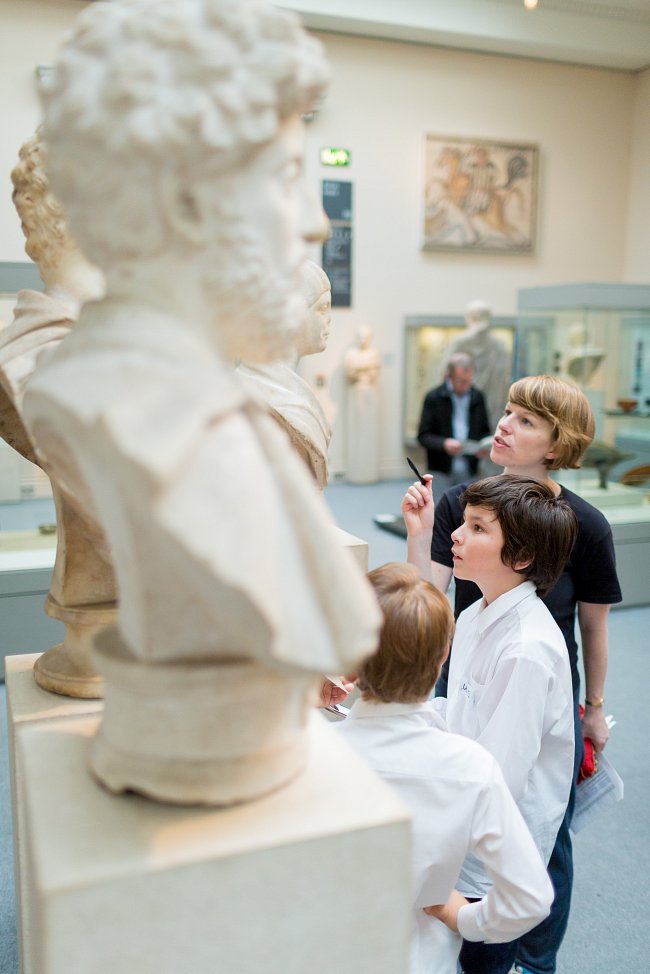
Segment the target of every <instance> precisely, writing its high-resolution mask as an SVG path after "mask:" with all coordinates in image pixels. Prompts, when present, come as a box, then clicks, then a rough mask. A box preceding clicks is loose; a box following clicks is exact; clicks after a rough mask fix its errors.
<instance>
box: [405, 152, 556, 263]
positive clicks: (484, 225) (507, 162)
mask: <svg viewBox="0 0 650 974" xmlns="http://www.w3.org/2000/svg"><path fill="white" fill-rule="evenodd" d="M538 168H539V147H538V146H537V145H535V144H534V143H528V142H507V141H504V140H496V139H495V140H488V139H475V138H470V137H461V136H449V135H426V136H425V146H424V187H423V191H424V201H423V202H424V207H423V233H424V240H423V245H422V249H423V250H444V251H465V252H473V253H492V254H533V253H534V252H535V245H536V231H537V182H538Z"/></svg>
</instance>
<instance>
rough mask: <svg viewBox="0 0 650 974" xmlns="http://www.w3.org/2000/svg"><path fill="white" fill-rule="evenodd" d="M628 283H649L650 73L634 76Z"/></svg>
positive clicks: (627, 251)
mask: <svg viewBox="0 0 650 974" xmlns="http://www.w3.org/2000/svg"><path fill="white" fill-rule="evenodd" d="M624 280H626V281H641V282H642V283H647V282H648V281H650V70H648V71H644V72H643V73H642V74H637V75H635V85H634V116H633V120H632V147H631V153H630V192H629V201H628V218H627V238H626V248H625V273H624Z"/></svg>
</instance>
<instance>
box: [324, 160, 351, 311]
mask: <svg viewBox="0 0 650 974" xmlns="http://www.w3.org/2000/svg"><path fill="white" fill-rule="evenodd" d="M323 209H324V210H325V212H326V213H327V216H328V217H329V220H330V223H331V230H332V233H331V236H330V238H329V240H326V241H325V243H324V244H323V259H322V262H323V270H324V271H325V273H326V274H327V276H328V277H329V279H330V283H331V285H332V307H334V308H349V307H350V306H351V303H352V183H350V182H342V181H341V180H334V179H324V180H323Z"/></svg>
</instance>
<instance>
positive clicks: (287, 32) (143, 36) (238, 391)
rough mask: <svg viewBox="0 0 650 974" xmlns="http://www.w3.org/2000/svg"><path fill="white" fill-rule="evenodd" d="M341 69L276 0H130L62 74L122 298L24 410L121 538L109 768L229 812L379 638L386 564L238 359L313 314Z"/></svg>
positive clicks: (99, 770) (89, 198)
mask: <svg viewBox="0 0 650 974" xmlns="http://www.w3.org/2000/svg"><path fill="white" fill-rule="evenodd" d="M327 73H328V72H327V65H326V63H325V60H324V57H323V54H322V50H321V47H320V45H319V44H318V42H317V41H316V40H314V39H312V38H309V37H308V36H307V35H306V34H305V33H304V32H303V31H302V30H301V29H300V28H299V27H298V25H297V22H296V21H295V20H294V18H293V16H292V15H290V14H287V13H285V12H282V11H280V10H278V9H276V8H274V7H271V6H269V5H267V4H265V3H261V2H257V0H251V2H248V0H246V2H239V3H236V4H233V3H232V2H231V0H183V2H178V0H157V2H156V3H154V4H152V3H151V2H150V0H129V2H126V0H124V2H123V0H113V2H111V3H98V4H91V5H89V6H88V7H87V8H86V9H85V10H84V11H83V12H82V14H81V15H80V16H79V18H78V20H77V24H76V28H75V30H74V32H73V34H72V35H71V36H70V38H69V39H68V41H67V42H66V44H65V45H64V46H63V48H62V50H61V51H60V53H59V55H58V58H57V60H56V62H55V65H54V69H53V75H52V78H51V80H50V81H49V83H48V87H47V90H46V91H45V92H44V105H45V122H44V127H45V136H46V140H47V144H48V165H49V171H50V178H51V181H52V185H53V187H54V189H55V191H56V193H57V194H58V196H59V197H60V198H61V200H62V201H63V203H64V206H65V208H66V214H67V216H68V219H69V222H70V225H71V227H72V229H73V231H74V233H75V234H76V236H77V238H78V239H79V242H80V244H81V246H82V247H83V249H84V252H85V253H87V254H88V256H89V257H90V258H91V259H92V260H94V261H95V262H96V263H97V265H98V266H100V267H101V268H102V270H103V271H104V273H105V276H106V282H107V294H106V298H105V299H104V300H103V301H101V302H98V303H93V304H91V305H87V306H86V307H84V308H83V310H82V313H81V317H80V322H79V327H78V328H76V329H75V330H74V331H73V332H72V333H71V335H70V336H69V337H68V339H67V340H66V342H65V343H64V344H63V345H62V346H61V347H60V349H59V350H58V351H57V352H56V353H55V354H54V355H53V356H52V357H51V358H50V359H49V360H48V362H47V364H46V365H45V366H44V367H43V368H42V369H41V370H39V372H38V374H37V375H36V376H35V377H34V379H33V380H32V383H31V384H30V388H29V390H28V392H27V395H26V397H25V408H26V410H27V416H28V422H29V424H30V427H31V430H32V432H33V434H34V435H35V436H36V437H37V438H38V439H39V441H40V442H43V443H47V465H48V469H50V470H53V471H56V473H57V475H59V476H60V477H61V478H62V479H63V480H65V482H66V483H69V484H70V485H71V486H72V487H73V488H74V491H75V493H76V494H77V495H78V496H80V497H82V498H83V500H84V502H85V503H87V504H88V505H91V506H92V507H93V509H94V511H95V512H96V515H97V518H98V520H99V521H100V522H101V523H102V524H103V526H104V528H105V531H106V535H107V537H108V540H109V543H110V547H111V554H112V558H113V564H114V566H115V570H116V575H117V581H118V589H119V595H120V601H119V614H118V621H117V625H116V626H115V627H113V628H111V629H109V630H106V631H105V632H104V633H103V634H102V635H101V636H100V637H99V638H98V640H97V641H96V646H97V654H96V655H97V658H98V661H99V663H100V668H101V671H102V673H103V675H104V678H105V701H106V703H105V711H104V717H103V720H102V723H101V726H100V730H99V732H98V734H97V736H96V737H95V739H94V741H93V745H92V749H91V758H90V761H91V768H92V771H93V773H94V775H95V776H96V777H97V778H98V779H99V780H100V781H102V782H103V783H104V784H105V785H106V786H107V787H108V788H109V789H111V790H113V791H120V790H125V789H133V790H135V791H139V792H141V793H144V794H148V795H150V796H152V797H155V798H158V799H161V800H166V801H172V802H178V803H186V804H188V803H208V804H216V805H219V804H230V803H234V802H238V801H245V800H248V799H251V798H254V797H256V796H258V795H260V794H263V793H264V792H268V791H271V790H273V789H275V788H278V787H280V786H282V785H283V784H284V783H286V782H287V781H289V780H290V779H291V778H292V777H294V776H295V775H296V774H298V773H299V772H300V770H301V769H302V767H303V766H304V762H305V758H306V748H307V741H308V735H307V731H306V720H307V716H308V711H309V706H310V704H311V703H312V700H313V689H314V684H315V682H316V681H315V675H316V674H321V673H341V672H349V671H350V669H351V668H354V666H355V665H356V664H357V662H358V661H359V659H360V658H361V657H363V656H365V655H367V654H368V653H369V652H371V651H372V650H373V649H374V646H375V640H376V634H377V629H378V624H379V615H378V611H377V608H376V604H375V601H374V597H373V595H372V593H371V591H370V589H369V587H368V585H367V583H366V580H365V579H364V577H363V575H362V573H361V572H360V570H359V569H358V568H357V566H356V565H355V564H354V561H353V558H352V556H351V555H350V553H349V552H346V551H344V550H341V548H340V547H339V544H338V542H337V540H335V537H334V534H335V529H334V526H333V524H332V523H331V521H330V519H329V516H328V513H327V510H326V507H325V504H324V502H323V500H322V498H321V497H320V496H319V494H318V491H317V490H316V489H315V487H314V484H313V482H312V479H311V477H310V475H309V473H308V471H307V470H305V468H304V464H303V463H302V462H301V461H300V459H299V458H298V457H297V456H296V455H295V453H294V452H293V451H292V450H291V448H290V445H289V443H288V441H287V438H286V436H284V435H283V434H282V432H281V431H280V430H279V429H278V427H277V424H276V423H275V422H274V421H273V420H272V419H271V418H270V417H269V416H268V414H267V412H266V411H265V409H264V408H263V407H262V406H261V405H260V404H259V403H258V401H257V400H253V399H252V398H251V397H250V395H249V394H248V392H247V391H246V389H245V388H244V386H243V384H242V383H241V381H240V379H239V378H238V377H237V374H236V372H235V370H234V368H233V367H232V363H233V362H234V361H236V360H244V361H247V362H257V361H261V362H268V361H273V360H277V359H278V358H282V357H285V356H286V355H287V354H288V350H289V348H290V346H291V343H292V340H293V338H294V334H295V332H296V329H297V328H298V327H299V326H300V324H301V322H302V319H303V315H304V301H303V298H302V297H301V294H300V290H299V285H300V270H301V266H302V263H303V261H304V259H305V256H306V241H316V240H319V239H321V238H322V235H323V226H324V219H323V213H322V209H321V207H320V205H319V204H318V203H317V199H316V194H315V193H314V194H311V193H310V192H308V190H307V187H306V185H305V182H304V176H303V170H302V159H303V151H304V146H303V141H304V130H303V123H302V121H301V119H300V113H302V112H304V111H306V110H307V109H308V108H309V107H310V106H311V105H313V103H314V101H315V99H316V98H317V97H318V96H319V95H321V94H322V92H323V90H324V85H325V81H326V78H327Z"/></svg>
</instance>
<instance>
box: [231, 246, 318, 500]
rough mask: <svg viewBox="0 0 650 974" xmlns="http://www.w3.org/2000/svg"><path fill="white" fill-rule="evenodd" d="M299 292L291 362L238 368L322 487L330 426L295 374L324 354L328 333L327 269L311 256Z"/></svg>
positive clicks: (308, 390) (310, 389) (244, 365)
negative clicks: (301, 312)
mask: <svg viewBox="0 0 650 974" xmlns="http://www.w3.org/2000/svg"><path fill="white" fill-rule="evenodd" d="M301 290H302V295H303V297H304V299H305V304H306V306H307V308H306V315H305V319H304V321H303V324H302V327H301V328H300V329H299V330H298V332H297V335H296V340H295V355H294V357H293V358H292V360H290V361H283V362H273V363H271V364H269V365H261V364H255V365H253V364H249V363H245V362H242V364H241V365H240V366H239V367H238V372H239V374H240V376H241V378H242V380H243V382H244V383H245V385H246V387H247V388H248V389H249V391H251V392H253V393H254V394H255V395H257V396H258V397H259V398H261V399H262V400H263V401H264V402H265V403H266V406H267V408H268V409H269V411H270V413H271V415H272V416H273V418H274V419H275V420H276V422H277V423H279V425H280V426H281V427H282V428H283V429H284V430H285V432H286V433H287V434H288V436H289V439H290V440H291V444H292V446H293V448H294V449H295V450H296V451H297V453H299V454H300V456H301V457H302V459H303V460H304V462H305V463H306V464H307V467H308V468H309V470H310V472H311V474H312V476H313V477H314V479H315V481H316V483H317V485H318V487H319V488H320V490H323V489H324V488H325V486H326V485H327V479H328V462H327V451H328V448H329V443H330V439H331V437H332V430H331V427H330V424H329V422H328V420H327V417H326V416H325V413H324V412H323V407H322V406H321V404H320V402H319V401H318V399H317V397H316V395H315V393H314V391H313V389H312V388H311V386H310V385H309V383H307V382H305V380H304V379H303V378H302V377H301V376H300V375H299V374H298V373H297V372H296V366H297V365H298V362H299V361H300V359H301V358H302V357H303V355H315V354H316V353H317V352H323V351H324V350H325V348H326V346H327V339H328V337H329V327H330V311H331V308H332V290H331V285H330V282H329V278H328V277H327V274H326V273H325V271H324V270H322V268H320V267H319V266H318V264H316V263H314V261H312V260H307V261H305V263H304V265H303V271H302V288H301Z"/></svg>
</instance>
